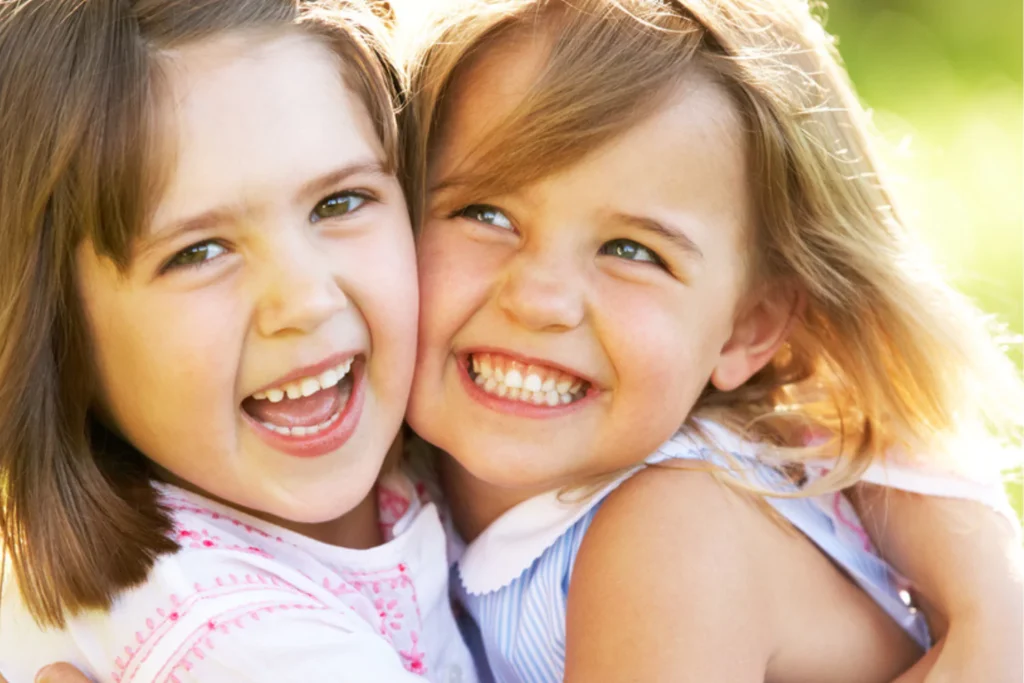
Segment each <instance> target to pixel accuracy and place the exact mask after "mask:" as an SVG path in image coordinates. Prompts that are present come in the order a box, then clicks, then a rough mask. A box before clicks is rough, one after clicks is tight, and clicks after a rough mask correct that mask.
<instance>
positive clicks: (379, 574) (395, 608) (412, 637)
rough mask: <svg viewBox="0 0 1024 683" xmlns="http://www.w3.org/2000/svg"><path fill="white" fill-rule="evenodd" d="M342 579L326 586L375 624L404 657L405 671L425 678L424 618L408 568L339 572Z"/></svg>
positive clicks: (327, 583)
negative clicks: (422, 637) (422, 643)
mask: <svg viewBox="0 0 1024 683" xmlns="http://www.w3.org/2000/svg"><path fill="white" fill-rule="evenodd" d="M339 575H340V579H339V580H338V581H337V582H332V581H331V580H330V579H329V578H325V579H324V580H323V586H324V588H326V589H327V590H329V591H330V592H331V593H332V594H334V595H336V596H338V597H340V598H342V599H343V600H344V601H345V602H346V604H348V605H349V607H350V609H352V610H353V611H355V612H357V613H358V614H360V615H361V616H362V617H363V618H364V619H366V620H367V621H369V622H370V623H372V624H376V626H377V629H378V630H379V632H380V634H381V635H382V636H384V637H385V638H386V639H387V640H388V642H389V643H391V646H392V647H394V648H395V650H397V651H398V654H399V655H400V656H401V657H402V663H403V664H404V665H405V668H406V669H408V670H409V671H411V672H412V673H415V674H419V675H421V676H426V674H427V665H426V662H425V661H424V659H425V657H426V653H425V652H424V651H423V650H422V649H421V648H420V632H421V631H422V629H423V617H422V615H421V613H420V605H419V599H418V597H417V595H416V585H415V584H414V583H413V580H412V578H411V577H410V576H409V568H408V567H407V566H406V565H404V564H399V565H398V566H397V567H394V568H392V569H386V570H381V571H376V572H349V571H341V572H339Z"/></svg>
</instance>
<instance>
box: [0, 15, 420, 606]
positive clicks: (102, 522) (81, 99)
mask: <svg viewBox="0 0 1024 683" xmlns="http://www.w3.org/2000/svg"><path fill="white" fill-rule="evenodd" d="M371 4H372V5H373V9H382V10H385V11H384V12H383V17H378V16H376V15H375V14H374V13H372V12H371V11H370V9H371ZM386 10H387V7H386V5H385V3H360V2H359V1H358V0H351V1H346V0H303V1H302V2H300V1H299V0H87V1H83V0H5V1H4V2H0V55H2V58H0V87H2V89H3V98H2V101H0V179H2V180H0V253H2V254H3V267H2V268H0V551H2V552H3V557H4V564H5V565H6V562H7V561H8V560H9V561H10V565H11V568H12V569H13V574H14V578H15V580H16V585H17V587H18V589H19V590H20V593H21V595H22V597H23V599H24V601H25V603H26V605H27V607H28V609H29V610H30V612H31V614H32V615H33V617H34V618H35V619H36V620H37V622H39V623H40V624H42V625H53V626H61V625H63V624H64V621H65V619H66V615H67V614H69V613H70V614H74V613H76V612H78V611H79V610H82V609H85V608H107V607H109V605H110V603H111V600H112V599H113V598H114V597H115V596H116V595H117V594H118V593H119V592H120V591H122V590H124V589H126V588H129V587H131V586H133V585H135V584H137V583H140V582H141V581H143V580H144V579H145V578H146V576H147V574H148V573H149V570H150V568H151V567H152V565H153V562H154V561H155V559H156V558H157V557H158V556H159V555H161V554H163V553H169V552H174V551H175V550H176V549H177V545H176V544H175V543H174V542H173V541H172V540H171V538H170V536H169V535H168V531H169V530H170V526H171V520H170V517H169V515H168V513H167V511H166V510H164V509H163V508H161V507H160V506H159V504H158V501H157V496H156V492H155V490H154V488H153V486H152V484H151V472H150V470H149V468H148V466H147V463H146V460H145V458H144V457H143V456H142V455H141V454H139V453H138V452H136V451H135V450H134V449H133V448H131V447H130V446H129V445H128V444H126V443H124V442H123V441H122V440H120V439H119V438H118V437H117V436H115V435H114V434H112V433H110V431H109V430H107V429H105V428H104V426H103V424H102V423H101V421H100V420H97V419H96V418H95V415H94V414H93V411H92V408H93V406H92V396H93V392H94V391H95V385H96V381H95V375H94V371H93V365H92V358H91V352H90V348H89V341H88V335H87V334H86V327H85V325H84V322H83V316H82V312H81V306H80V302H79V300H78V294H77V292H76V288H75V280H76V278H75V269H74V264H75V260H74V253H75V249H76V246H77V245H78V244H79V243H81V242H82V241H83V240H88V241H90V242H91V243H92V244H93V245H95V247H96V249H97V251H98V252H99V253H100V254H102V255H104V256H107V257H109V258H110V259H111V260H113V261H114V262H115V263H117V264H118V265H119V266H120V267H122V268H124V267H126V266H127V263H128V260H129V254H130V249H131V246H132V243H133V240H134V239H135V237H136V236H137V235H138V234H139V232H140V230H141V229H142V228H143V226H144V225H145V223H146V221H147V219H148V216H149V214H150V212H151V211H152V209H153V200H154V197H155V196H156V195H157V194H158V192H159V188H160V182H161V180H162V176H163V170H162V169H161V168H159V167H161V166H163V165H165V164H163V163H162V162H164V161H166V160H165V159H160V158H159V157H160V155H159V154H157V153H156V150H157V149H158V148H160V141H158V140H156V139H155V137H156V135H155V133H156V130H155V128H156V126H155V125H154V123H153V119H154V109H155V107H157V106H158V102H159V96H158V91H159V89H160V85H161V81H160V66H161V64H160V54H161V51H162V50H167V49H173V48H176V47H180V46H183V45H185V44H188V43H191V42H194V41H198V40H203V39H206V38H209V37H211V36H215V35H217V34H222V33H224V32H228V31H237V30H249V29H275V28H276V29H281V30H298V31H303V32H305V33H307V34H308V35H311V36H315V37H316V38H317V39H319V40H322V41H324V43H325V44H327V45H328V46H329V47H330V48H331V49H332V50H333V51H334V52H335V53H336V54H337V55H338V58H339V61H340V68H341V71H342V76H343V78H344V80H345V83H346V85H347V86H348V87H349V88H351V89H352V91H353V93H354V94H355V95H356V96H357V97H359V99H360V100H362V102H363V103H364V104H365V106H366V108H367V111H368V112H369V114H370V117H371V119H372V121H373V124H374V126H375V132H376V134H377V135H378V136H379V138H380V141H381V143H382V146H383V148H384V150H385V154H386V161H387V163H388V164H390V166H391V168H392V170H395V171H398V170H399V169H398V164H399V161H400V154H399V140H398V128H397V123H396V120H395V107H396V106H397V104H398V98H399V94H400V89H401V86H403V85H404V84H403V83H402V79H401V78H400V75H399V74H400V72H399V70H397V69H396V68H395V66H394V65H393V64H392V62H391V58H390V56H389V51H388V50H387V49H386V44H385V40H384V39H385V37H386V31H384V30H383V29H382V27H381V26H380V24H381V21H380V19H381V18H383V19H384V20H385V21H386V20H388V19H389V16H388V14H387V12H386ZM4 568H5V569H6V566H5V567H4Z"/></svg>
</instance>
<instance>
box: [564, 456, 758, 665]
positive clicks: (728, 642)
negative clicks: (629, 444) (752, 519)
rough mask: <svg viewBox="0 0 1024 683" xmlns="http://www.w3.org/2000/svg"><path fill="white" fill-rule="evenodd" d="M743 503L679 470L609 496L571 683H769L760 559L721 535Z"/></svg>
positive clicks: (572, 599)
mask: <svg viewBox="0 0 1024 683" xmlns="http://www.w3.org/2000/svg"><path fill="white" fill-rule="evenodd" d="M743 504H744V503H743V502H741V501H739V500H738V499H734V498H732V497H731V495H730V492H727V491H725V490H724V489H723V488H722V487H721V486H720V485H719V484H718V483H717V482H715V481H714V480H713V479H712V478H711V477H709V476H707V475H705V474H701V473H691V472H680V471H674V472H673V471H665V470H660V471H659V470H648V471H645V472H642V473H640V474H638V475H636V476H635V477H633V478H632V479H630V480H629V481H628V482H626V483H625V484H623V486H622V487H621V488H620V489H618V490H617V491H615V492H614V493H613V494H612V495H610V496H609V498H608V500H606V501H605V502H604V503H603V505H602V507H601V509H600V510H599V512H598V513H597V515H596V517H595V519H594V522H593V524H592V525H591V527H590V529H589V530H588V531H587V534H586V537H585V540H584V542H583V545H582V547H581V548H580V551H579V555H578V556H577V559H576V564H575V567H574V569H573V574H572V578H571V583H570V588H569V604H568V612H567V616H566V629H567V644H566V662H565V679H564V680H565V681H566V682H567V683H577V682H586V683H593V682H594V681H627V680H629V681H677V682H679V683H685V682H687V681H692V682H694V683H698V682H699V683H755V682H757V683H760V682H761V681H763V680H764V677H765V671H766V668H767V663H768V660H769V658H770V656H771V654H772V641H771V638H770V634H771V632H772V629H771V623H770V620H769V618H768V615H769V607H768V604H767V600H766V596H765V593H764V591H762V590H760V589H759V587H758V585H757V582H756V580H755V578H754V577H755V574H754V572H753V571H752V569H753V563H754V560H755V558H754V557H753V555H754V553H752V552H751V548H749V547H748V546H747V545H746V544H745V543H743V542H742V540H739V539H738V538H737V536H738V535H742V534H740V533H739V532H738V530H736V529H733V530H732V531H728V530H726V529H725V528H723V527H725V526H726V525H727V524H728V522H729V520H730V519H734V518H735V516H736V512H737V510H734V509H732V508H735V507H737V506H740V505H743ZM738 644H742V646H741V647H738Z"/></svg>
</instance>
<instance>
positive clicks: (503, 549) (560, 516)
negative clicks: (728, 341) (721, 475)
mask: <svg viewBox="0 0 1024 683" xmlns="http://www.w3.org/2000/svg"><path fill="white" fill-rule="evenodd" d="M700 426H701V429H702V430H703V432H704V433H705V435H706V436H707V439H706V440H705V439H701V438H699V437H698V436H697V435H696V434H695V433H694V432H692V431H691V430H681V431H679V432H678V433H676V435H675V436H673V437H672V439H670V440H669V441H667V442H666V443H665V444H663V445H662V446H661V447H660V448H659V449H658V450H657V451H656V452H655V453H654V454H652V455H651V456H649V457H648V458H646V459H645V460H644V461H643V462H642V463H640V464H638V465H636V466H634V467H632V468H630V469H628V470H626V471H624V472H622V473H620V474H619V475H617V476H616V477H615V478H614V479H612V480H610V481H609V482H607V483H606V484H603V485H602V486H601V488H599V489H598V490H596V491H594V492H593V493H590V494H588V495H584V494H583V493H575V492H569V493H564V492H563V491H561V490H554V491H548V492H547V493H542V494H541V495H539V496H535V497H533V498H530V499H529V500H526V501H523V502H522V503H520V504H519V505H516V506H515V507H513V508H512V509H510V510H509V511H508V512H506V513H505V514H503V515H502V516H501V517H499V518H498V519H497V520H496V521H494V522H493V523H492V524H491V525H490V526H489V527H487V529H485V530H484V531H483V533H481V534H480V535H479V536H478V537H477V538H476V539H475V540H474V541H473V542H472V543H470V544H468V545H467V546H465V548H464V549H461V553H456V554H455V557H458V558H459V559H458V563H457V564H458V574H459V577H460V578H461V580H462V585H463V587H464V588H465V590H466V592H467V593H469V594H470V595H484V594H486V593H492V592H494V591H497V590H500V589H502V588H504V587H505V586H507V585H508V584H510V583H512V582H513V581H515V580H516V579H517V578H519V576H520V575H521V574H522V573H523V572H524V571H526V570H527V569H529V567H530V566H531V565H532V564H533V563H534V561H536V559H537V558H538V557H540V556H541V555H542V554H544V551H545V550H547V549H548V548H550V547H551V546H552V545H553V544H554V543H555V542H556V541H557V540H558V539H559V538H560V537H561V536H562V535H563V534H564V533H565V532H566V531H568V530H569V529H570V528H571V527H572V526H573V525H574V524H575V523H576V522H578V521H579V520H580V519H582V518H583V517H584V516H585V515H586V514H587V513H588V512H590V510H592V509H593V508H594V507H595V506H596V505H598V504H599V503H600V502H601V501H602V500H603V499H604V498H605V497H606V496H607V495H608V494H609V493H611V492H612V491H613V490H615V488H617V487H618V486H619V485H620V484H622V482H624V481H626V480H627V479H629V478H630V477H631V476H633V474H635V473H636V472H637V471H639V470H641V469H643V468H644V467H646V466H647V465H653V464H656V463H659V462H663V461H665V460H671V459H676V458H686V457H689V458H691V459H692V458H694V457H695V455H696V453H697V452H699V450H700V449H701V448H703V447H706V446H707V445H708V443H709V442H710V443H711V444H713V445H714V446H715V447H717V448H723V449H726V450H729V451H731V452H734V453H737V452H739V453H747V452H750V444H749V443H746V442H743V441H742V440H741V439H740V438H739V437H738V436H736V435H735V434H733V433H732V432H730V431H728V430H726V429H724V428H722V427H720V426H718V425H715V424H713V423H709V422H705V421H702V422H701V423H700ZM450 531H451V533H454V531H452V530H450ZM457 542H458V541H456V543H457ZM460 555H461V556H460Z"/></svg>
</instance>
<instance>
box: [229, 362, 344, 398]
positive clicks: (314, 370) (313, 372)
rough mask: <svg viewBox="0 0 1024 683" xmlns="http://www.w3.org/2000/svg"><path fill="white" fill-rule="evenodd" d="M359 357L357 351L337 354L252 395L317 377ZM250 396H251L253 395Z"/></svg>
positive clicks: (289, 374)
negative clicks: (305, 378) (306, 378)
mask: <svg viewBox="0 0 1024 683" xmlns="http://www.w3.org/2000/svg"><path fill="white" fill-rule="evenodd" d="M358 355H359V352H357V351H344V352H342V353H336V354H334V355H333V356H330V357H329V358H325V359H324V360H322V361H320V362H319V363H317V364H316V365H307V366H305V367H301V368H298V369H296V370H294V371H292V372H289V373H288V374H287V375H285V376H283V377H279V378H278V379H276V380H274V381H273V382H272V383H270V384H268V385H266V386H265V387H262V388H260V389H257V390H256V391H254V392H252V393H253V394H255V393H258V392H261V391H262V392H266V391H267V390H269V389H276V388H278V387H281V386H284V385H285V384H288V382H294V381H295V380H299V379H303V378H304V377H316V376H317V375H319V374H320V373H321V372H324V371H325V370H330V369H331V368H336V367H338V366H339V365H341V364H342V363H344V362H345V361H347V360H348V359H349V358H355V357H356V356H358ZM249 395H250V396H251V395H252V394H249Z"/></svg>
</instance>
